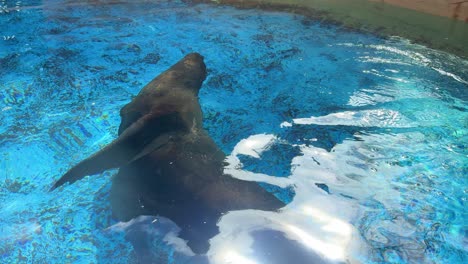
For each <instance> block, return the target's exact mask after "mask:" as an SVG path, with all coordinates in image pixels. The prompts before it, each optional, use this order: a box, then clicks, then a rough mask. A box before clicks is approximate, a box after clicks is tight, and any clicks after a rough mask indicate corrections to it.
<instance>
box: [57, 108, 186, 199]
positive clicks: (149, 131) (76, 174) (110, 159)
mask: <svg viewBox="0 0 468 264" xmlns="http://www.w3.org/2000/svg"><path fill="white" fill-rule="evenodd" d="M183 130H184V127H183V122H182V121H181V119H180V116H179V114H178V113H177V112H173V111H171V112H167V111H166V112H164V111H158V112H152V113H150V114H147V115H145V116H143V117H142V118H140V119H138V120H137V121H136V122H134V123H133V124H132V125H131V126H129V127H128V128H127V129H125V131H124V132H123V133H122V134H121V135H120V136H119V137H118V138H117V139H116V140H114V141H113V142H112V143H110V144H109V145H107V146H106V147H104V148H103V149H102V150H100V151H99V152H97V153H95V154H94V155H92V156H91V157H89V158H87V159H85V160H83V161H81V162H80V163H78V164H77V165H76V166H74V167H73V168H71V169H70V170H69V171H68V172H67V173H65V174H64V175H63V176H62V177H61V178H60V179H59V180H58V181H57V182H56V183H55V184H54V186H52V188H51V191H52V190H54V189H55V188H57V187H59V186H61V185H63V184H65V183H67V182H69V183H73V182H75V181H78V180H80V179H82V178H83V177H84V176H87V175H92V174H97V173H100V172H103V171H105V170H108V169H112V168H117V167H121V166H123V165H126V164H128V163H129V162H131V161H134V160H136V159H138V158H140V157H142V156H143V155H145V154H146V153H149V152H150V151H152V150H154V149H157V148H159V147H161V146H162V145H164V144H165V143H167V142H168V141H169V140H170V138H171V136H170V134H171V132H172V131H183Z"/></svg>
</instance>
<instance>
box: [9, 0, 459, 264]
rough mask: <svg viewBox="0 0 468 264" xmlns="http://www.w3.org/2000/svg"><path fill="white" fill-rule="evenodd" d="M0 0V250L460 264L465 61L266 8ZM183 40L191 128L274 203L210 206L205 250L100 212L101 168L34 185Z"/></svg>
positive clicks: (64, 257) (97, 256)
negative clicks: (71, 180)
mask: <svg viewBox="0 0 468 264" xmlns="http://www.w3.org/2000/svg"><path fill="white" fill-rule="evenodd" d="M1 5H2V8H0V11H1V13H0V29H1V32H0V34H1V35H0V37H1V39H0V72H1V74H0V259H1V262H2V263H137V262H138V261H140V262H144V261H145V259H146V260H148V259H151V262H153V263H206V262H208V261H211V263H254V264H267V263H284V262H282V261H286V260H291V258H288V257H287V256H288V254H289V255H291V256H294V257H295V258H297V259H298V260H297V261H296V262H297V263H300V262H302V263H313V262H314V261H315V262H316V263H325V262H338V263H340V262H341V263H343V262H350V263H467V262H468V260H467V259H468V257H467V250H468V249H467V245H468V244H467V243H468V227H467V225H466V219H467V211H466V203H467V200H466V199H467V192H468V189H467V188H468V187H467V186H468V185H467V177H466V176H467V172H468V168H467V166H468V151H467V149H466V147H467V144H468V114H467V111H468V105H467V99H468V92H467V91H468V90H467V89H468V61H466V60H463V59H460V58H458V57H455V56H452V55H450V54H447V53H443V52H438V51H434V50H430V49H428V48H425V47H422V46H417V45H412V44H410V43H409V42H408V41H406V40H404V39H399V38H396V37H395V38H390V39H381V38H377V37H375V36H372V35H369V34H364V33H360V32H353V31H349V30H347V29H343V28H340V27H337V26H334V25H328V24H323V23H320V22H318V21H313V20H309V19H307V18H305V17H302V16H298V15H292V14H288V13H282V12H265V11H260V10H238V9H235V8H231V7H225V6H217V5H192V4H190V3H183V2H179V1H155V2H151V3H150V2H132V3H126V4H125V3H120V2H119V3H115V2H114V3H112V4H111V3H109V4H104V3H101V4H96V2H94V3H88V4H81V3H80V2H72V1H22V2H16V1H2V2H1ZM189 52H199V53H201V54H202V55H203V56H204V57H205V63H206V65H207V67H208V77H207V80H206V81H205V82H204V85H203V87H202V89H201V91H200V102H201V105H202V108H203V111H204V116H205V119H204V126H205V128H206V129H207V130H208V131H209V133H210V135H211V136H212V137H213V138H214V140H215V141H216V142H217V143H218V145H219V146H220V147H221V148H222V149H223V150H224V152H225V153H226V154H228V155H229V156H228V161H229V163H230V165H228V166H227V167H226V172H228V173H231V174H232V175H233V176H234V177H238V178H243V179H249V180H258V181H262V182H266V183H268V184H265V183H262V186H264V187H265V188H267V189H268V190H271V191H273V192H275V193H276V195H278V197H280V198H281V199H283V200H284V201H286V202H289V204H288V205H287V206H286V207H285V208H284V209H283V210H282V211H280V212H259V211H252V210H247V211H239V212H231V213H229V214H227V215H225V216H224V217H223V218H222V219H221V221H220V222H219V224H218V225H219V226H220V230H221V233H220V234H219V235H218V236H216V237H215V238H213V239H212V240H211V249H210V251H209V252H208V254H207V256H206V257H200V256H198V257H197V256H190V254H188V253H187V252H184V251H183V250H181V249H180V247H179V244H180V243H179V244H178V243H176V242H174V241H176V240H177V239H176V238H174V232H176V230H177V227H175V226H174V225H173V224H172V223H171V222H170V221H169V220H167V219H164V218H161V219H160V218H154V217H142V218H139V219H136V220H134V221H133V222H131V223H117V222H116V220H115V219H112V217H111V212H110V205H109V202H108V193H109V189H110V178H111V175H112V174H113V173H114V172H115V171H110V172H106V173H104V174H103V175H99V176H92V177H87V178H85V179H83V180H82V181H79V182H77V183H75V184H74V185H72V186H66V187H65V188H61V189H58V190H57V191H55V192H52V193H51V192H48V190H49V188H50V187H51V186H52V184H53V183H54V182H55V180H57V179H58V178H59V177H60V176H61V175H62V174H63V173H64V172H65V171H66V170H67V169H68V168H70V167H71V166H73V165H74V164H76V163H77V162H79V161H80V160H82V159H83V158H85V157H87V156H89V155H90V154H92V153H94V152H95V151H97V150H98V149H100V148H101V147H103V146H104V145H106V144H107V143H109V142H111V141H112V140H113V139H114V138H115V137H116V136H117V129H118V126H119V123H120V118H119V110H120V108H121V107H122V106H123V105H125V104H126V103H128V102H129V100H130V99H131V98H132V96H135V95H136V94H137V93H138V92H139V90H140V89H141V88H142V87H143V86H144V85H145V84H146V83H147V82H149V81H150V80H151V79H152V78H154V77H155V76H156V75H158V74H159V73H161V72H162V71H163V70H165V69H167V68H168V67H169V66H170V65H172V64H173V63H175V62H176V61H178V60H179V59H181V58H182V57H183V56H184V55H185V54H187V53H189ZM275 186H277V187H275ZM134 237H138V239H139V241H140V242H141V243H143V244H145V245H146V247H144V248H143V249H139V248H138V247H136V246H135V247H134V245H135V243H134V244H133V245H132V243H131V242H132V238H134ZM179 242H180V241H179ZM278 245H281V246H278ZM145 250H146V251H145ZM284 256H286V258H284ZM282 257H283V258H282ZM292 259H294V258H292Z"/></svg>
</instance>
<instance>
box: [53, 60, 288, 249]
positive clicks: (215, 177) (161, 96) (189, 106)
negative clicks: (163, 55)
mask: <svg viewBox="0 0 468 264" xmlns="http://www.w3.org/2000/svg"><path fill="white" fill-rule="evenodd" d="M205 78H206V66H205V64H204V62H203V57H202V56H201V55H200V54H197V53H191V54H188V55H187V56H185V57H184V58H183V59H182V60H180V61H179V62H177V63H176V64H175V65H173V66H172V67H171V68H169V69H168V70H167V71H165V72H163V73H162V74H161V75H159V76H158V77H156V78H155V79H153V80H152V81H151V82H150V83H149V84H147V85H146V86H145V87H144V88H143V89H142V90H141V91H140V93H139V94H138V95H137V96H136V97H135V98H134V99H133V100H132V101H131V102H130V103H129V104H127V105H125V106H124V107H123V108H122V109H121V111H120V116H121V119H122V122H121V124H120V127H119V137H118V138H117V139H116V140H114V141H113V142H112V143H110V144H109V145H108V146H106V147H104V148H103V149H102V150H100V151H99V152H97V153H96V154H94V155H92V156H91V157H89V158H87V159H85V160H83V161H81V162H80V163H78V164H77V165H76V166H74V167H73V168H71V169H70V170H69V171H68V172H67V173H65V175H63V176H62V177H61V178H60V179H59V180H58V181H57V182H56V183H55V184H54V185H53V187H52V190H54V189H55V188H57V187H59V186H61V185H63V184H65V183H67V182H69V183H73V182H75V181H77V180H79V179H81V178H83V177H84V176H86V175H92V174H97V173H100V172H102V171H105V170H107V169H111V168H119V172H118V173H117V175H115V177H114V178H113V180H112V188H111V195H110V199H111V206H112V212H113V214H114V216H115V217H117V218H118V219H119V220H122V221H128V220H130V219H132V218H134V217H137V216H139V215H159V216H164V217H166V218H169V219H171V220H172V221H174V222H175V223H176V224H177V225H178V226H179V227H180V229H181V231H180V233H179V237H181V238H182V239H185V240H187V245H188V246H189V247H190V248H191V249H192V251H193V252H195V253H206V252H207V250H208V249H209V242H208V240H209V239H210V238H212V237H213V236H215V235H216V234H217V233H219V230H218V227H217V225H216V223H217V222H218V220H219V218H220V217H221V216H222V215H223V214H224V213H227V212H228V211H234V210H243V209H258V210H268V211H273V210H278V209H279V208H281V207H283V206H284V205H285V204H284V203H283V202H281V201H280V200H278V199H277V198H276V197H275V196H274V195H272V194H271V193H269V192H267V191H266V190H265V189H263V188H262V187H260V186H259V185H258V184H257V183H255V182H249V181H243V180H239V179H236V178H233V177H232V176H230V175H226V174H224V173H223V169H224V159H225V154H224V153H223V152H222V151H221V150H220V149H219V147H218V146H217V145H216V143H215V142H214V141H213V140H212V139H211V137H210V136H209V135H208V133H207V132H206V131H205V130H204V129H203V126H202V124H203V114H202V111H201V108H200V104H199V101H198V91H199V89H200V88H201V85H202V83H203V81H204V80H205Z"/></svg>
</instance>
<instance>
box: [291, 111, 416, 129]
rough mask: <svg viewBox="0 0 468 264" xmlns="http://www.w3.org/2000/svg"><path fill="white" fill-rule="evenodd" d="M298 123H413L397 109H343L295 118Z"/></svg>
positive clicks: (398, 125) (396, 125)
mask: <svg viewBox="0 0 468 264" xmlns="http://www.w3.org/2000/svg"><path fill="white" fill-rule="evenodd" d="M293 122H294V124H298V125H311V124H316V125H342V126H359V127H400V128H401V127H413V126H414V125H413V124H412V123H411V121H410V120H408V119H407V118H406V117H405V116H403V115H402V114H400V113H399V112H398V111H395V110H389V109H375V110H363V111H345V112H339V113H333V114H329V115H326V116H319V117H314V116H312V117H309V118H296V119H293Z"/></svg>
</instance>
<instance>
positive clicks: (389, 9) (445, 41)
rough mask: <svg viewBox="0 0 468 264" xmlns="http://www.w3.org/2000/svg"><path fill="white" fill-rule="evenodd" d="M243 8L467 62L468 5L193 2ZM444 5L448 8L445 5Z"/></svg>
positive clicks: (364, 0) (437, 0) (438, 0)
mask: <svg viewBox="0 0 468 264" xmlns="http://www.w3.org/2000/svg"><path fill="white" fill-rule="evenodd" d="M194 1H195V2H211V3H217V4H229V5H234V6H236V7H240V8H262V9H270V10H281V11H289V12H293V13H298V14H302V15H306V16H309V17H312V18H315V19H320V20H323V21H326V22H334V23H337V24H340V25H342V26H343V27H345V28H349V29H353V30H360V31H365V32H372V33H373V34H377V35H379V36H384V37H388V36H399V37H403V38H407V39H409V40H411V41H412V42H414V43H417V44H422V45H425V46H428V47H431V48H434V49H438V50H443V51H447V52H450V53H453V54H456V55H458V56H461V57H464V58H467V57H468V49H467V48H466V43H468V23H467V22H466V21H467V18H468V17H467V16H468V2H466V1H453V2H455V3H454V4H450V3H448V2H449V1H443V0H428V1H419V2H417V3H416V2H415V1H396V0H394V1H388V0H387V1H384V0H371V1H369V0H267V1H262V0H194ZM443 2H445V4H444V3H443Z"/></svg>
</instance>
